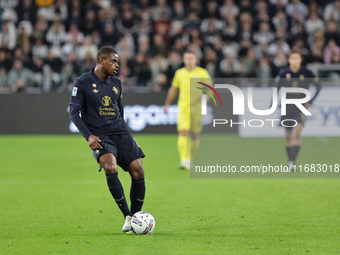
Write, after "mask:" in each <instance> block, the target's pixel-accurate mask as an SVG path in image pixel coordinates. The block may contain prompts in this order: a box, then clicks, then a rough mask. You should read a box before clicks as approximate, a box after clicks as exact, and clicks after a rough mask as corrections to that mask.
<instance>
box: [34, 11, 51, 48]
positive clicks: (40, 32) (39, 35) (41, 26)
mask: <svg viewBox="0 0 340 255" xmlns="http://www.w3.org/2000/svg"><path fill="white" fill-rule="evenodd" d="M47 29H48V23H47V20H46V17H45V16H43V15H40V16H38V21H37V22H36V23H35V25H34V30H33V36H32V37H33V39H34V40H38V39H40V40H41V42H45V37H46V31H47Z"/></svg>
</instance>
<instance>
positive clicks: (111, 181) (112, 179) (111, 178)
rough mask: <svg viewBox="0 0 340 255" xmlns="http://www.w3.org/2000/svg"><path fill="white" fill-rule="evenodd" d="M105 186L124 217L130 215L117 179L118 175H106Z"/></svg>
mask: <svg viewBox="0 0 340 255" xmlns="http://www.w3.org/2000/svg"><path fill="white" fill-rule="evenodd" d="M106 180H107V185H108V186H109V190H110V192H111V195H112V197H113V198H114V200H115V201H116V203H117V205H118V207H119V209H120V210H121V211H122V213H123V214H124V217H125V216H126V215H131V212H130V210H129V207H128V204H127V202H126V199H125V195H124V190H123V186H122V184H121V183H120V181H119V179H118V173H114V174H106Z"/></svg>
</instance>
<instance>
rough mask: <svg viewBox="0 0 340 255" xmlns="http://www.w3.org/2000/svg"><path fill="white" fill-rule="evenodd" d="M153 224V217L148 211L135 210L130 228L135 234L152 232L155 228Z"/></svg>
mask: <svg viewBox="0 0 340 255" xmlns="http://www.w3.org/2000/svg"><path fill="white" fill-rule="evenodd" d="M155 224H156V222H155V219H154V217H153V216H152V215H151V214H150V213H148V212H144V211H140V212H136V213H135V214H134V215H133V216H132V218H131V225H132V229H133V232H135V234H136V235H145V234H149V233H152V231H153V230H154V229H155Z"/></svg>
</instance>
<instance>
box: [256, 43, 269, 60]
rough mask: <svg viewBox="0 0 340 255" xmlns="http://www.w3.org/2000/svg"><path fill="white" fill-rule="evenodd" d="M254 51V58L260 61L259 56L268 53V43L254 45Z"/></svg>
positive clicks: (261, 56) (262, 56)
mask: <svg viewBox="0 0 340 255" xmlns="http://www.w3.org/2000/svg"><path fill="white" fill-rule="evenodd" d="M254 51H255V58H256V60H257V61H260V60H261V58H264V57H265V56H266V55H268V44H266V43H260V44H257V45H255V47H254Z"/></svg>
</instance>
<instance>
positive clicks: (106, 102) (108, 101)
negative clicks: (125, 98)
mask: <svg viewBox="0 0 340 255" xmlns="http://www.w3.org/2000/svg"><path fill="white" fill-rule="evenodd" d="M102 104H103V105H104V106H109V105H110V104H111V97H109V96H104V97H103V98H102Z"/></svg>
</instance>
